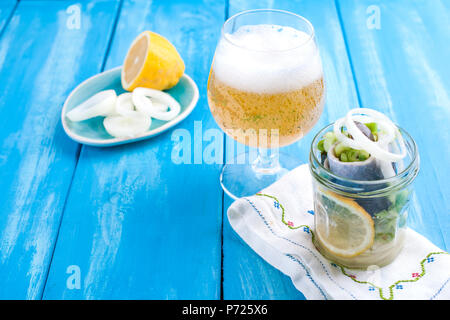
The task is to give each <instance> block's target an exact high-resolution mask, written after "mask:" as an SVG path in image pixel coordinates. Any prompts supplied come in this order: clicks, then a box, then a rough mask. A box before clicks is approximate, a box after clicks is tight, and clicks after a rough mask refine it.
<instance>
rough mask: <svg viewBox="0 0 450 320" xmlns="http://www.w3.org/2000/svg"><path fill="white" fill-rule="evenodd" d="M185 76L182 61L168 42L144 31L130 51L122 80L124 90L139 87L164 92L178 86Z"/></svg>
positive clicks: (124, 65)
mask: <svg viewBox="0 0 450 320" xmlns="http://www.w3.org/2000/svg"><path fill="white" fill-rule="evenodd" d="M183 73H184V62H183V59H181V57H180V55H179V54H178V52H177V50H176V49H175V47H174V46H173V45H172V44H171V43H170V42H169V40H167V39H166V38H164V37H162V36H161V35H159V34H157V33H154V32H151V31H144V32H143V33H141V34H140V35H139V36H138V37H137V38H136V39H135V40H134V41H133V43H132V44H131V46H130V49H129V50H128V53H127V55H126V57H125V61H124V63H123V68H122V74H121V80H122V86H123V88H124V89H125V90H128V91H133V90H134V89H135V88H137V87H145V88H152V89H156V90H165V89H169V88H172V87H173V86H174V85H176V84H177V83H178V80H180V78H181V76H182V75H183Z"/></svg>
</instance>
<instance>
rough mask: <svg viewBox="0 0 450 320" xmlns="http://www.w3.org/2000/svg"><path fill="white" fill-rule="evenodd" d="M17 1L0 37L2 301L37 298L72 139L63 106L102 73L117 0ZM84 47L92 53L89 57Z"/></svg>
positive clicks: (73, 155)
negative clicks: (79, 2)
mask: <svg viewBox="0 0 450 320" xmlns="http://www.w3.org/2000/svg"><path fill="white" fill-rule="evenodd" d="M71 4H72V1H60V2H46V1H36V2H21V3H19V5H18V7H17V10H16V11H15V12H14V15H13V17H12V19H11V21H10V23H9V24H8V25H7V27H6V29H5V31H4V33H3V36H2V38H1V39H0V79H2V99H0V128H1V130H0V150H1V151H0V190H2V192H1V194H0V212H1V213H0V274H1V275H2V276H1V277H0V298H6V299H23V298H28V299H36V298H40V297H41V294H42V291H43V287H44V283H45V280H46V276H47V272H48V267H49V264H50V260H51V256H52V252H53V248H54V244H55V239H56V235H57V232H58V228H59V224H60V219H61V214H62V211H63V207H64V203H65V200H66V194H67V191H68V188H69V185H70V182H71V180H72V175H73V170H74V167H75V163H76V159H77V144H75V143H73V142H72V141H71V140H70V139H69V138H68V137H67V136H66V135H65V134H64V132H63V130H62V127H61V125H60V111H61V107H62V104H63V102H64V100H65V98H66V96H67V94H68V93H69V92H70V90H72V88H74V87H75V85H76V84H77V83H78V82H80V81H81V80H83V79H84V78H86V77H87V76H90V75H92V74H94V73H96V72H97V71H99V69H100V67H101V64H102V59H103V53H104V52H105V50H106V47H107V44H108V36H109V34H110V32H111V28H112V25H113V20H114V15H115V10H116V9H117V2H115V1H92V2H90V3H89V5H86V6H84V5H83V6H82V16H81V25H80V28H79V29H69V28H68V27H67V19H68V15H67V13H66V9H67V7H69V6H70V5H71ZM86 52H89V54H86Z"/></svg>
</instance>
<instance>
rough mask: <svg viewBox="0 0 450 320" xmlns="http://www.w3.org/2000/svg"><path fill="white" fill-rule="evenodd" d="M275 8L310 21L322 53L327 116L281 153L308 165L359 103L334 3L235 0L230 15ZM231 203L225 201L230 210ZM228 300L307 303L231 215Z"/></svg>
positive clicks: (226, 234)
mask: <svg viewBox="0 0 450 320" xmlns="http://www.w3.org/2000/svg"><path fill="white" fill-rule="evenodd" d="M257 8H275V9H283V10H288V11H291V12H294V13H297V14H300V15H302V16H304V17H306V18H307V19H308V20H310V21H311V22H312V24H313V25H314V27H315V31H316V36H317V42H318V45H319V47H320V50H321V56H322V63H323V68H324V74H325V79H326V82H327V102H326V106H325V109H324V112H323V114H322V117H321V118H320V120H319V121H318V123H317V124H316V125H315V126H314V128H313V129H312V130H311V131H310V133H309V134H308V135H306V136H305V137H304V138H303V139H301V140H300V141H298V142H296V143H294V144H293V145H291V146H288V147H285V148H282V149H281V152H285V153H288V154H290V155H292V156H295V157H298V158H299V159H301V161H303V162H305V163H306V162H307V159H308V155H309V147H310V145H311V141H312V138H313V137H314V135H315V133H317V131H319V130H320V129H321V128H322V127H323V126H325V125H326V124H328V123H330V122H332V121H333V120H335V119H337V118H338V117H341V116H343V115H345V113H346V111H347V110H349V109H351V108H355V107H358V99H357V95H356V90H355V86H354V83H353V76H352V73H351V69H350V65H349V62H348V57H347V53H346V47H345V42H344V39H343V37H342V31H341V27H340V23H339V18H338V14H337V11H336V8H335V3H334V1H315V0H303V1H276V2H273V1H249V0H247V1H230V6H229V9H230V15H232V14H235V13H237V12H239V11H242V10H247V9H257ZM230 204H231V200H230V198H228V197H226V198H225V204H224V208H225V209H227V208H228V207H229V205H230ZM223 252H224V261H223V266H224V268H223V269H224V283H223V290H224V298H225V299H304V296H303V295H302V294H301V293H300V292H299V291H298V290H297V289H296V288H295V287H294V286H293V284H292V282H291V280H290V279H289V278H288V277H287V276H285V275H283V274H282V273H281V272H279V271H278V270H276V269H274V268H273V267H271V266H270V265H269V264H267V263H266V262H265V261H264V260H263V259H262V258H260V257H259V256H258V255H257V254H256V253H255V252H253V251H252V249H250V247H248V245H247V244H245V243H244V242H243V241H242V240H241V239H240V238H239V237H238V236H237V234H236V233H235V232H234V231H233V230H232V228H231V226H230V224H229V222H228V219H227V218H226V211H225V217H224V239H223Z"/></svg>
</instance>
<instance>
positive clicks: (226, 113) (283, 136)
mask: <svg viewBox="0 0 450 320" xmlns="http://www.w3.org/2000/svg"><path fill="white" fill-rule="evenodd" d="M324 91H325V88H324V81H323V77H320V78H319V79H317V80H314V81H313V82H311V83H309V84H307V85H305V86H302V87H300V88H298V89H291V90H289V91H282V92H274V93H265V92H263V93H258V92H250V91H244V90H242V89H239V88H234V87H232V86H230V85H228V84H226V83H224V82H222V81H220V80H219V79H218V78H217V77H216V75H215V74H214V71H212V72H211V74H210V78H209V81H208V102H209V106H210V109H211V113H212V114H213V116H214V119H215V120H216V122H217V124H218V125H219V126H220V127H221V128H222V130H224V131H225V132H226V133H227V134H228V135H230V136H231V137H233V139H235V140H236V141H238V142H240V143H243V144H246V145H249V146H252V147H258V146H261V143H260V140H261V138H262V137H263V136H264V139H267V146H268V147H269V148H270V147H277V146H274V145H272V144H273V143H277V144H278V146H280V147H281V146H286V145H289V144H291V143H293V142H295V141H297V140H298V139H300V138H301V137H303V135H304V134H306V133H307V132H308V131H309V130H310V129H311V128H312V127H313V126H314V124H315V123H316V122H317V120H318V119H319V117H320V115H321V113H322V109H323V105H324ZM249 132H253V133H256V135H257V136H256V139H252V137H251V134H249ZM266 132H267V137H265V133H266ZM277 133H278V137H273V136H272V135H273V134H277ZM258 138H259V139H258Z"/></svg>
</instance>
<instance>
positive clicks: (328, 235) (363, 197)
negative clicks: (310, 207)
mask: <svg viewBox="0 0 450 320" xmlns="http://www.w3.org/2000/svg"><path fill="white" fill-rule="evenodd" d="M332 130H333V124H330V125H328V126H326V127H325V128H323V129H322V130H321V131H320V132H319V133H318V134H317V135H316V136H315V137H314V140H313V142H312V145H311V151H310V157H309V162H310V170H311V173H312V177H313V179H312V180H313V190H314V212H315V214H314V223H315V232H314V237H313V241H314V245H315V246H316V248H317V249H318V250H319V252H320V253H321V254H322V255H323V256H324V257H326V258H327V259H329V260H331V261H333V262H335V263H337V264H340V265H342V266H345V267H348V268H357V269H366V268H368V267H369V266H370V267H372V266H378V267H382V266H385V265H387V264H389V263H390V262H392V261H393V260H394V259H395V257H396V256H397V255H398V254H399V253H400V251H401V249H402V247H403V243H404V240H405V229H406V218H407V215H408V206H409V200H410V197H411V192H412V190H411V189H412V185H411V183H412V182H413V181H414V179H415V177H416V176H417V174H418V171H419V154H418V150H417V145H416V143H415V142H414V140H413V138H412V137H411V136H410V135H409V134H408V133H407V132H406V131H405V130H403V129H401V128H399V130H400V133H401V134H402V137H403V139H404V145H405V147H406V150H407V155H406V157H405V158H404V159H402V161H401V162H396V163H390V162H383V163H382V162H380V166H384V168H383V169H384V172H386V168H387V169H389V170H390V171H391V172H392V174H390V175H386V174H384V176H385V177H386V176H388V177H387V178H384V179H382V180H374V179H372V180H367V181H366V180H351V179H347V178H345V177H342V176H339V175H337V174H334V173H333V172H331V171H330V169H329V166H328V165H327V160H326V161H324V158H323V157H322V155H321V152H320V151H319V150H318V148H317V144H318V142H319V141H320V140H321V139H322V137H323V136H324V134H325V133H326V132H329V131H332ZM390 147H393V148H398V145H397V146H395V145H392V146H390ZM373 160H374V161H378V160H377V159H373ZM346 164H350V163H348V162H347V163H346ZM389 170H388V171H389Z"/></svg>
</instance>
